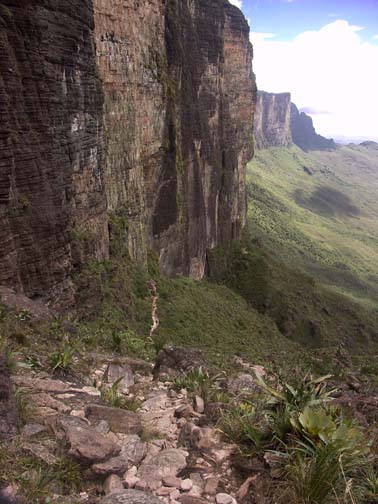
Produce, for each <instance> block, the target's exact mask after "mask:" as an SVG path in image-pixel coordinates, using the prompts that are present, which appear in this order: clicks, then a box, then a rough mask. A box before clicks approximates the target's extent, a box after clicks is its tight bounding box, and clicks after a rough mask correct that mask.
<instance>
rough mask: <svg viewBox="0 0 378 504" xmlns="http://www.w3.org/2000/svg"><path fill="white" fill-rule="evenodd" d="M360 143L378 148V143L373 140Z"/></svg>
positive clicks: (363, 145)
mask: <svg viewBox="0 0 378 504" xmlns="http://www.w3.org/2000/svg"><path fill="white" fill-rule="evenodd" d="M360 145H362V147H371V148H372V149H377V150H378V143H377V142H373V141H372V140H366V141H365V142H361V143H360Z"/></svg>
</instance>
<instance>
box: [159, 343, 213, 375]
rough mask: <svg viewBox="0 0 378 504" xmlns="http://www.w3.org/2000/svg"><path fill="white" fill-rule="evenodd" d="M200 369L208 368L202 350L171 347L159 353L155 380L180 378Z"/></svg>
mask: <svg viewBox="0 0 378 504" xmlns="http://www.w3.org/2000/svg"><path fill="white" fill-rule="evenodd" d="M199 367H202V368H206V363H205V360H204V357H203V354H202V352H201V351H200V350H196V349H194V348H184V347H174V346H169V347H165V348H163V349H162V350H161V351H160V352H159V354H158V356H157V358H156V362H155V367H154V370H153V375H154V378H155V379H158V378H159V377H178V376H181V375H184V374H187V373H188V372H189V371H191V370H193V369H196V368H199Z"/></svg>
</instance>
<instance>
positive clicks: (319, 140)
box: [291, 103, 336, 151]
mask: <svg viewBox="0 0 378 504" xmlns="http://www.w3.org/2000/svg"><path fill="white" fill-rule="evenodd" d="M291 134H292V136H293V142H294V143H295V144H296V145H298V147H300V148H301V149H303V150H305V151H307V150H327V149H335V148H336V144H335V142H334V141H333V140H332V139H328V138H324V137H323V136H321V135H318V134H317V133H316V131H315V128H314V125H313V122H312V119H311V117H310V116H308V115H307V114H305V113H304V112H299V110H298V108H297V107H296V106H295V105H294V103H292V104H291Z"/></svg>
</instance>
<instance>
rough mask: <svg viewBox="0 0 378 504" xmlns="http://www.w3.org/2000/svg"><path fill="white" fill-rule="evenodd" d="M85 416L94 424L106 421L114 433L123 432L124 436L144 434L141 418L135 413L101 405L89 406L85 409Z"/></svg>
mask: <svg viewBox="0 0 378 504" xmlns="http://www.w3.org/2000/svg"><path fill="white" fill-rule="evenodd" d="M85 416H86V418H88V420H89V421H90V422H91V423H92V424H96V423H98V422H100V421H101V420H106V421H107V422H108V424H109V427H110V429H111V430H112V431H113V432H121V433H123V434H140V433H141V432H142V423H141V421H140V418H139V416H138V415H137V414H136V413H134V412H133V411H127V410H124V409H120V408H112V407H110V406H101V405H99V404H89V405H88V406H87V407H86V408H85Z"/></svg>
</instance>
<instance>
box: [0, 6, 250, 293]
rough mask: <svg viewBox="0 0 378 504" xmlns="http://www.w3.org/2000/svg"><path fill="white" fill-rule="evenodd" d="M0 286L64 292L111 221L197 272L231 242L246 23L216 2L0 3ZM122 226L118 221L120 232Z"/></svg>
mask: <svg viewBox="0 0 378 504" xmlns="http://www.w3.org/2000/svg"><path fill="white" fill-rule="evenodd" d="M1 5H2V9H1V11H0V48H1V51H0V115H1V122H0V142H1V147H0V148H1V153H0V163H1V171H0V240H1V247H0V284H5V285H9V286H13V287H16V288H18V289H19V290H23V291H25V292H26V293H27V294H28V295H31V296H35V297H39V296H42V297H46V295H47V296H49V297H54V296H55V297H61V296H62V294H63V293H64V291H65V289H66V290H67V293H68V294H69V291H70V275H71V273H72V270H73V269H74V267H75V266H76V265H79V264H80V263H82V262H83V261H84V260H85V259H86V257H87V255H88V254H90V255H92V256H95V257H96V258H97V259H100V260H102V259H104V258H106V257H107V256H108V253H109V239H108V238H109V237H108V229H110V232H111V233H114V232H115V228H117V233H118V234H119V236H121V237H123V239H124V247H125V249H126V248H127V249H128V250H129V252H130V254H131V256H132V257H133V258H134V259H135V260H136V261H139V262H140V263H142V264H143V263H144V262H145V260H146V255H147V250H148V248H152V249H154V250H155V251H157V252H158V253H159V256H160V265H161V269H162V271H163V272H164V273H167V274H175V273H183V274H190V275H192V276H193V277H195V278H201V277H202V276H203V274H204V270H205V264H206V252H207V250H208V249H209V248H211V247H213V246H215V245H217V244H220V243H227V242H228V241H229V240H231V239H232V238H237V237H238V236H239V235H240V230H241V228H242V227H243V225H244V223H245V215H246V198H245V186H244V181H245V166H246V163H247V161H248V160H249V159H250V158H251V156H252V121H253V109H254V86H255V84H254V77H253V74H252V63H251V60H252V48H251V45H250V43H249V34H248V32H249V29H248V25H247V23H246V21H245V19H244V18H243V16H242V14H241V12H240V11H239V10H238V9H237V8H236V7H234V6H232V5H230V4H229V3H228V1H226V0H208V1H204V0H194V1H193V0H192V1H186V0H185V1H182V0H165V1H164V0H150V1H148V2H136V1H135V0H122V1H119V0H94V1H93V3H92V1H90V0H69V1H67V2H60V1H57V0H33V1H32V0H1ZM120 228H122V229H121V230H120Z"/></svg>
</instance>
